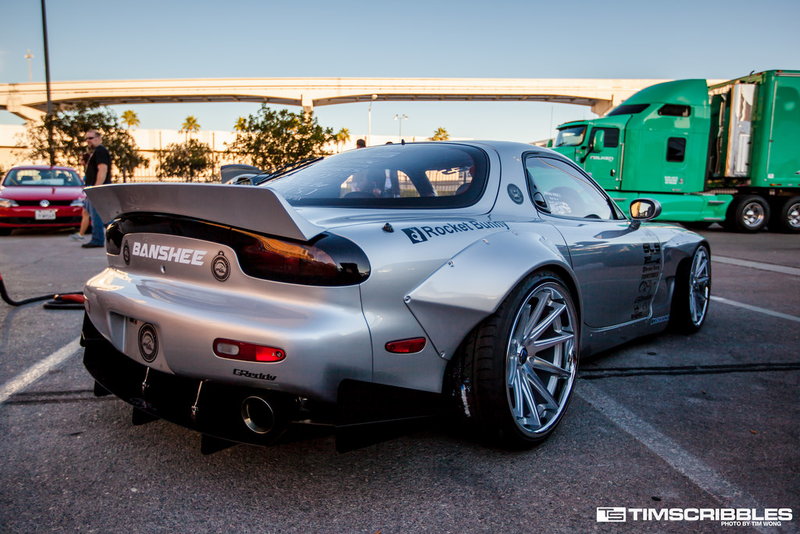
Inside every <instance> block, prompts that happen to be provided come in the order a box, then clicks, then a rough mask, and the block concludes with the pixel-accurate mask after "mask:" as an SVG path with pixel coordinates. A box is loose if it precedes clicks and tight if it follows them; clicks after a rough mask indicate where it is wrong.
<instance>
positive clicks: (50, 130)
mask: <svg viewBox="0 0 800 534" xmlns="http://www.w3.org/2000/svg"><path fill="white" fill-rule="evenodd" d="M42 37H43V39H44V81H45V86H46V88H47V115H45V118H44V120H45V123H46V124H47V153H48V154H49V155H50V165H51V166H53V165H55V164H56V151H55V147H54V146H53V145H54V144H55V142H54V141H53V101H52V100H51V98H50V52H49V48H48V46H47V9H46V7H45V0H42Z"/></svg>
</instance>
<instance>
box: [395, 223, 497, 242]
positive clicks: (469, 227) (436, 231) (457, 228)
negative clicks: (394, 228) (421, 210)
mask: <svg viewBox="0 0 800 534" xmlns="http://www.w3.org/2000/svg"><path fill="white" fill-rule="evenodd" d="M495 228H503V229H505V230H508V229H509V228H508V224H506V223H505V222H503V221H466V222H462V223H450V224H444V225H441V226H412V227H409V228H402V230H403V233H404V234H406V235H407V236H408V239H410V240H411V242H412V243H414V244H416V243H423V242H425V241H427V240H428V239H432V238H434V237H441V236H446V235H448V234H458V233H461V232H474V231H476V230H492V229H495Z"/></svg>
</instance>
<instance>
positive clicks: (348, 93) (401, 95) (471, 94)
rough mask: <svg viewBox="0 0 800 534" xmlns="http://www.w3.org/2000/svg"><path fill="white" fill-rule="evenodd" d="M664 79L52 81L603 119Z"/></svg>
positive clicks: (79, 92)
mask: <svg viewBox="0 0 800 534" xmlns="http://www.w3.org/2000/svg"><path fill="white" fill-rule="evenodd" d="M664 81H667V80H658V79H643V80H636V79H600V78H594V79H593V78H578V79H550V78H544V79H535V78H534V79H528V78H198V79H179V80H97V81H77V82H53V83H51V86H50V87H51V98H52V101H53V103H54V104H55V105H56V106H70V105H75V104H78V103H87V104H98V105H104V106H110V105H120V104H164V103H180V102H259V103H260V102H265V103H272V104H285V105H293V106H302V107H303V109H304V110H306V111H311V110H312V109H313V108H314V107H316V106H330V105H334V104H347V103H353V102H370V101H388V100H394V101H420V102H422V101H496V102H507V101H530V102H557V103H562V104H576V105H581V106H590V107H591V108H592V111H593V112H595V113H597V114H598V115H604V114H605V113H606V112H608V111H609V110H610V109H611V108H613V107H614V106H616V105H618V104H619V103H620V102H622V101H623V100H625V99H626V98H628V97H629V96H631V95H632V94H633V93H635V92H636V91H638V90H640V89H643V88H644V87H648V86H650V85H653V84H655V83H660V82H664ZM46 109H47V96H46V88H45V84H44V83H40V82H37V83H5V84H0V110H7V111H10V112H11V113H14V114H15V115H17V116H19V117H22V118H24V119H26V120H37V119H40V118H41V117H42V116H43V115H44V114H45V111H46Z"/></svg>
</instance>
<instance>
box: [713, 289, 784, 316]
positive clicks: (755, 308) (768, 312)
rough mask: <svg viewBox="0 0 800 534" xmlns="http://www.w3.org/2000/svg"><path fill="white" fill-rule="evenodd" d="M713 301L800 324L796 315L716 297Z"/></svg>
mask: <svg viewBox="0 0 800 534" xmlns="http://www.w3.org/2000/svg"><path fill="white" fill-rule="evenodd" d="M711 300H712V301H714V302H720V303H722V304H727V305H729V306H736V307H737V308H744V309H745V310H750V311H754V312H758V313H763V314H765V315H770V316H772V317H778V318H780V319H786V320H788V321H795V322H798V323H800V317H797V316H796V315H789V314H788V313H781V312H776V311H772V310H768V309H766V308H759V307H758V306H751V305H750V304H745V303H744V302H736V301H735V300H728V299H725V298H722V297H715V296H713V295H712V296H711Z"/></svg>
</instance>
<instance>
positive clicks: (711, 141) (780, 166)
mask: <svg viewBox="0 0 800 534" xmlns="http://www.w3.org/2000/svg"><path fill="white" fill-rule="evenodd" d="M553 148H554V150H556V151H558V152H560V153H562V154H564V155H566V156H568V157H569V158H571V159H572V160H574V161H575V162H577V163H578V164H579V165H581V166H582V167H583V168H584V169H585V170H586V171H587V172H589V173H590V174H591V175H592V176H593V177H594V179H595V180H597V182H599V183H600V185H602V186H603V187H604V188H605V189H606V190H607V191H608V192H609V193H610V194H611V196H612V198H614V200H615V201H616V202H617V203H618V204H619V205H620V207H622V208H623V209H625V210H627V208H628V204H629V203H630V201H631V200H633V199H635V198H640V197H649V198H654V199H656V200H658V201H659V202H660V203H661V205H662V208H663V211H662V214H661V216H660V217H659V219H661V220H668V221H678V222H681V223H683V224H686V225H687V226H690V227H693V228H698V229H699V228H704V227H707V226H709V225H710V224H711V223H713V222H719V223H722V224H723V225H724V226H725V227H726V228H727V229H729V230H734V231H740V232H757V231H759V230H762V229H764V228H765V227H767V226H769V229H770V230H776V231H784V232H800V71H787V70H771V71H765V72H760V73H758V74H751V75H749V76H744V77H742V78H737V79H735V80H731V81H728V82H725V83H720V84H716V85H711V86H709V85H707V83H706V81H705V80H678V81H673V82H667V83H661V84H657V85H653V86H651V87H648V88H646V89H643V90H641V91H639V92H638V93H636V94H634V95H633V96H631V97H630V98H628V99H627V100H625V101H624V102H623V103H622V105H620V106H617V107H616V108H614V109H613V110H611V111H610V112H609V113H608V115H606V116H605V117H601V118H598V119H593V120H583V121H572V122H568V123H565V124H562V125H560V126H559V127H558V136H557V137H556V140H555V143H554V147H553Z"/></svg>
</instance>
